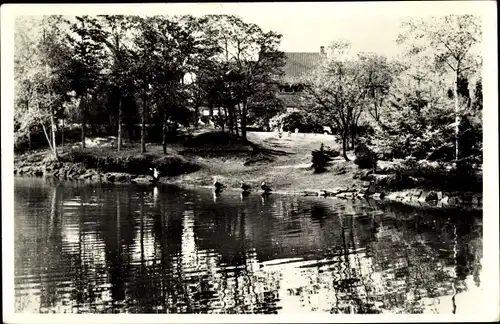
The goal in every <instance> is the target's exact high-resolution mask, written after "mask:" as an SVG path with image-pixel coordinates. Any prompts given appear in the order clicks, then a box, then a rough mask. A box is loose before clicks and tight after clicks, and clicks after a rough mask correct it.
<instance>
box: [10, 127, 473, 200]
mask: <svg viewBox="0 0 500 324" xmlns="http://www.w3.org/2000/svg"><path fill="white" fill-rule="evenodd" d="M322 143H323V144H324V145H326V146H329V147H331V148H332V149H333V150H340V147H339V144H338V143H337V142H336V141H335V138H334V137H333V136H331V135H324V134H311V133H307V134H293V133H292V134H290V135H288V134H284V135H283V136H282V137H281V138H279V137H278V136H277V134H276V133H270V132H250V133H249V134H248V142H245V141H242V140H241V139H240V138H238V137H236V136H234V135H230V134H227V133H206V132H205V133H203V132H201V133H198V134H195V136H194V137H192V138H190V139H189V138H188V139H186V140H184V141H181V142H179V143H176V144H169V145H168V148H167V152H168V153H167V155H164V154H163V149H162V147H161V145H154V144H153V145H148V146H147V152H146V153H145V154H140V153H138V152H140V146H139V145H138V144H127V145H126V146H125V147H124V148H123V149H122V151H121V152H117V151H116V148H113V147H112V145H108V146H96V147H89V148H86V149H80V148H78V147H76V146H75V145H73V146H71V145H68V147H66V148H65V149H64V152H61V154H60V161H61V162H62V163H66V164H69V165H72V164H74V165H79V166H82V165H83V169H93V170H98V172H100V173H104V174H106V173H126V174H130V175H132V176H120V177H119V178H120V179H123V181H128V180H130V179H131V178H135V177H137V176H139V175H142V176H147V177H150V176H149V175H150V174H151V172H150V170H149V168H151V167H156V168H157V169H158V170H159V171H160V172H161V174H162V178H161V180H160V182H163V183H174V184H181V185H196V186H211V185H212V182H213V177H214V176H216V177H217V178H218V181H220V182H222V183H224V184H225V185H226V186H228V187H229V188H234V189H237V188H239V185H240V181H244V182H245V183H247V184H249V185H250V186H252V187H254V188H256V189H258V188H259V186H260V184H261V183H262V181H266V182H267V183H268V184H269V185H270V186H271V187H272V188H273V190H275V191H279V192H304V191H308V190H309V191H316V192H317V191H318V190H328V191H335V190H338V188H357V189H363V187H365V188H366V182H367V180H374V181H375V182H376V183H377V191H378V192H385V193H390V192H394V191H395V190H399V191H404V190H406V189H415V188H422V189H423V190H426V189H427V190H437V191H440V190H442V191H450V190H448V188H451V189H454V188H458V187H457V184H459V183H460V181H462V180H463V179H464V178H461V176H460V174H459V173H456V172H455V173H454V172H453V171H446V170H444V168H445V167H444V166H443V165H433V164H431V165H428V164H425V165H420V166H418V165H415V166H414V167H413V168H410V169H408V165H405V166H401V163H400V162H398V161H395V162H394V161H393V162H387V161H385V162H384V161H379V163H378V170H377V173H380V174H371V170H366V169H360V168H359V167H358V166H357V165H356V163H354V162H353V161H344V159H343V158H342V157H340V156H339V157H335V158H333V159H332V161H330V162H329V163H328V164H327V166H326V170H325V171H324V172H322V173H315V172H313V169H312V168H311V152H312V151H313V150H318V149H319V147H320V146H321V144H322ZM47 154H48V153H47V152H46V151H37V152H32V153H29V154H24V155H18V156H16V161H17V162H16V163H17V164H18V165H21V166H22V165H23V163H24V164H30V163H31V164H33V163H41V164H43V160H44V159H47ZM348 156H349V158H350V159H351V160H354V159H355V157H354V153H353V152H348ZM37 160H38V161H42V162H37ZM45 168H46V167H45ZM48 169H49V171H50V169H51V168H50V167H49V168H48ZM52 169H53V168H52ZM41 172H42V173H43V172H44V171H43V170H42V171H41ZM84 172H86V171H84V170H82V169H80V170H79V171H77V172H76V174H77V176H79V177H80V178H82V177H84V174H83V173H84ZM39 173H40V172H38V174H39ZM49 174H51V173H49ZM85 174H86V173H85ZM438 176H439V177H440V178H439V177H438ZM80 178H79V179H80ZM101 178H102V177H101V176H99V177H96V179H101ZM105 178H106V177H105ZM114 178H115V177H114ZM114 178H113V179H114ZM92 179H94V178H92ZM436 179H439V181H437V180H436ZM479 184H480V183H479ZM479 184H478V182H477V181H476V188H474V189H475V191H476V192H479V191H480V186H479ZM440 185H442V187H440ZM471 188H472V187H471ZM467 189H468V188H467V187H466V188H465V190H467ZM457 190H459V189H457ZM470 190H472V189H470ZM451 191H453V190H451ZM408 195H409V196H411V197H414V196H418V197H416V198H415V199H421V194H420V195H418V192H417V194H415V192H412V193H411V194H408ZM438 196H439V197H440V196H441V195H438ZM425 199H426V198H425V197H424V201H425Z"/></svg>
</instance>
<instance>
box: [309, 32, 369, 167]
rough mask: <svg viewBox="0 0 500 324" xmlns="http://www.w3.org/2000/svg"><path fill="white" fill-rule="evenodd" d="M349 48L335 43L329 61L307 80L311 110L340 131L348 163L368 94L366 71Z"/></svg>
mask: <svg viewBox="0 0 500 324" xmlns="http://www.w3.org/2000/svg"><path fill="white" fill-rule="evenodd" d="M349 48H350V44H349V43H347V42H343V41H341V42H333V43H332V45H331V46H330V50H331V52H332V54H331V55H330V56H329V57H328V59H327V60H326V61H325V62H324V63H323V64H321V65H320V66H319V67H318V68H317V69H316V70H315V71H313V72H312V73H310V74H309V75H307V76H305V77H304V79H303V83H304V85H305V88H304V92H305V96H306V98H307V99H309V101H310V102H311V103H312V105H311V109H313V110H315V112H316V113H317V114H318V115H322V116H323V118H324V119H323V120H324V121H325V122H326V123H329V124H330V125H331V126H333V125H335V126H337V129H339V130H340V134H341V137H342V154H343V157H344V159H345V160H346V161H349V158H348V157H347V149H348V139H349V135H350V130H351V129H352V128H353V126H356V125H357V122H358V120H359V117H360V115H361V112H362V110H363V107H364V106H365V98H366V93H367V88H366V86H365V83H364V73H363V70H362V69H361V68H360V64H359V61H358V60H357V59H356V58H352V56H350V55H348V52H349ZM333 128H334V127H332V129H333Z"/></svg>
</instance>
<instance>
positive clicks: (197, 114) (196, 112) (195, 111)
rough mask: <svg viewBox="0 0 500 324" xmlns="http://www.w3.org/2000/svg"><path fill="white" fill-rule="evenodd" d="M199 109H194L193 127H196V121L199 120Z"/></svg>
mask: <svg viewBox="0 0 500 324" xmlns="http://www.w3.org/2000/svg"><path fill="white" fill-rule="evenodd" d="M199 109H200V107H198V106H196V107H194V127H198V119H199V118H200V116H199V115H200V112H199Z"/></svg>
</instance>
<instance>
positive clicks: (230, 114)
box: [224, 107, 234, 134]
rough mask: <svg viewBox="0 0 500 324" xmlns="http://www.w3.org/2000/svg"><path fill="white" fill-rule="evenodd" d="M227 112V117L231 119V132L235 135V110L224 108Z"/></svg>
mask: <svg viewBox="0 0 500 324" xmlns="http://www.w3.org/2000/svg"><path fill="white" fill-rule="evenodd" d="M224 109H225V110H226V111H227V114H226V116H228V117H229V131H230V132H231V133H233V134H234V118H233V115H234V114H233V110H232V109H229V108H227V107H225V108H224Z"/></svg>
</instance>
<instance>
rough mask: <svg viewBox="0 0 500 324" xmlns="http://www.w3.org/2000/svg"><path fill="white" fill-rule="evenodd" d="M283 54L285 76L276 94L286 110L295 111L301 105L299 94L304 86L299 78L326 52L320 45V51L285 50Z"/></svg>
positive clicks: (319, 61)
mask: <svg viewBox="0 0 500 324" xmlns="http://www.w3.org/2000/svg"><path fill="white" fill-rule="evenodd" d="M285 56H286V65H285V76H284V77H283V79H282V83H281V86H280V93H279V95H278V96H279V98H281V100H282V101H283V103H284V105H285V108H286V109H287V111H295V110H298V109H299V108H300V106H301V105H300V95H301V93H302V91H303V88H304V87H303V84H302V83H301V82H300V78H301V77H302V76H303V75H305V74H307V73H310V72H311V71H313V70H314V69H315V68H316V67H317V66H318V65H319V64H320V63H321V61H322V60H323V59H324V58H325V57H326V53H325V48H324V46H321V47H320V52H285Z"/></svg>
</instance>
